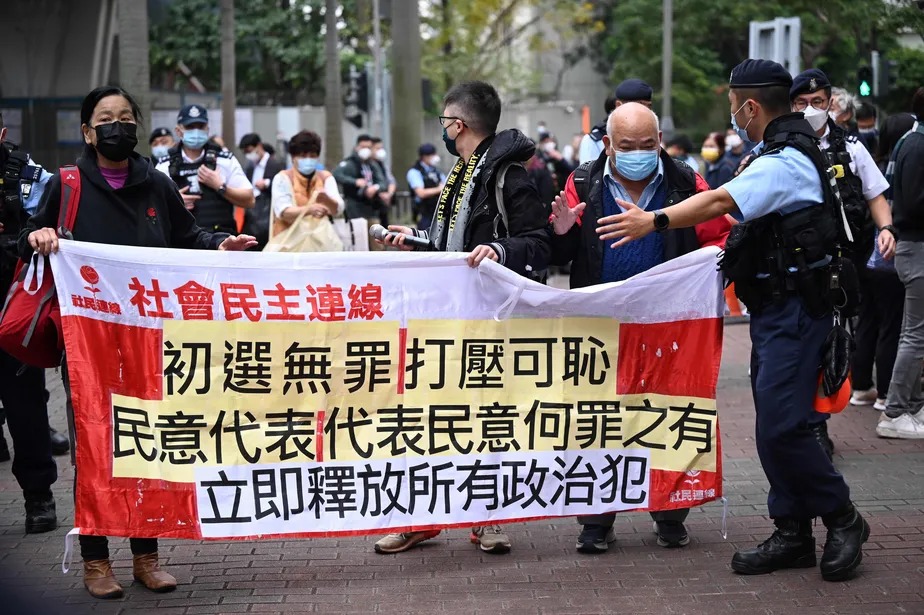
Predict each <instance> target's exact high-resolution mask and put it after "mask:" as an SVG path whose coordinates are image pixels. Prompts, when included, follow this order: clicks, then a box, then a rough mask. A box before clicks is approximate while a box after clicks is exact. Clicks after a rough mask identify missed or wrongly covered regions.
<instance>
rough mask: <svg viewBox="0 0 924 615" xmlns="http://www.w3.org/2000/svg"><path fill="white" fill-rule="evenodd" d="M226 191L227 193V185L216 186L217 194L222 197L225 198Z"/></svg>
mask: <svg viewBox="0 0 924 615" xmlns="http://www.w3.org/2000/svg"><path fill="white" fill-rule="evenodd" d="M227 191H228V184H225V183H222V184H221V185H220V186H218V194H220V195H221V196H222V197H224V196H225V193H226V192H227Z"/></svg>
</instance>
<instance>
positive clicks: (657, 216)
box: [654, 209, 671, 233]
mask: <svg viewBox="0 0 924 615" xmlns="http://www.w3.org/2000/svg"><path fill="white" fill-rule="evenodd" d="M670 226H671V219H670V218H668V217H667V214H666V213H664V212H663V211H661V210H660V209H658V210H657V211H655V212H654V227H655V230H656V231H658V232H659V233H663V232H664V231H666V230H667V229H668V228H670Z"/></svg>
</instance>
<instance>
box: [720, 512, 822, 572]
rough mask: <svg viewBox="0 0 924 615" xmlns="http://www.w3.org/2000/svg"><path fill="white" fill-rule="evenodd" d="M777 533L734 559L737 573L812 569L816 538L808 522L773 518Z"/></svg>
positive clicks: (736, 555) (733, 563)
mask: <svg viewBox="0 0 924 615" xmlns="http://www.w3.org/2000/svg"><path fill="white" fill-rule="evenodd" d="M773 522H774V523H775V524H776V531H775V532H773V534H772V535H771V536H770V538H768V539H767V540H765V541H763V542H762V543H760V544H759V545H757V547H755V548H753V549H747V550H744V551H738V552H737V553H735V555H734V557H732V562H731V566H732V570H734V571H735V572H737V573H738V574H767V573H769V572H773V571H774V570H781V569H783V568H811V567H812V566H814V565H815V538H814V537H813V536H812V524H811V521H809V520H802V521H800V520H798V519H774V521H773Z"/></svg>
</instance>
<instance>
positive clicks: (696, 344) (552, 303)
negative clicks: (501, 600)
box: [52, 241, 724, 539]
mask: <svg viewBox="0 0 924 615" xmlns="http://www.w3.org/2000/svg"><path fill="white" fill-rule="evenodd" d="M716 253H717V251H716V250H715V249H704V250H700V251H698V252H695V253H693V254H689V255H687V256H685V257H683V258H679V259H676V260H674V261H671V262H669V263H666V264H664V265H662V266H660V267H657V268H655V269H652V270H651V271H649V272H646V273H644V274H642V275H639V276H636V277H635V278H632V279H630V280H627V281H625V282H622V283H618V284H608V285H603V286H596V287H593V288H587V289H582V290H576V291H563V290H557V289H554V288H550V287H547V286H542V285H539V284H535V283H533V282H530V281H528V280H526V279H525V278H522V277H519V276H517V275H515V274H513V273H511V272H510V271H508V270H506V269H504V268H503V267H501V266H499V265H497V264H496V263H493V262H485V263H483V264H482V266H481V267H480V268H478V269H471V268H469V267H468V266H467V265H466V263H465V259H464V257H463V255H459V254H415V253H391V252H386V253H381V252H379V253H343V254H340V253H330V254H268V253H244V254H241V253H224V252H208V251H185V250H155V249H143V248H131V247H123V246H102V245H94V244H83V243H74V242H68V241H62V242H61V250H60V252H59V253H58V254H57V255H56V256H54V257H53V259H52V265H53V267H54V276H55V282H56V284H57V290H58V296H59V298H60V304H61V311H62V316H63V322H64V337H65V343H66V357H67V358H66V363H67V371H68V375H69V379H70V387H71V395H72V402H73V407H74V419H75V425H76V439H77V444H76V460H77V486H76V513H75V525H76V526H77V527H79V528H80V531H81V533H84V534H103V535H110V536H137V537H172V538H193V539H200V538H222V539H224V538H255V537H278V536H288V537H291V536H331V535H349V534H372V533H385V532H386V531H407V530H418V529H428V528H442V527H454V526H472V525H480V524H483V523H503V522H508V521H522V520H526V519H539V518H547V517H559V516H571V515H579V514H595V513H602V512H607V511H623V510H667V509H673V508H683V507H689V506H696V505H698V504H702V503H704V502H708V501H710V500H714V499H716V498H718V497H721V494H722V477H721V455H720V444H719V430H718V418H717V413H716V404H715V391H716V380H717V378H718V372H719V363H720V359H721V348H722V314H723V309H724V303H723V300H722V289H721V284H720V280H719V274H718V273H717V272H716V266H715V262H716Z"/></svg>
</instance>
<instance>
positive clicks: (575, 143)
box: [561, 100, 615, 169]
mask: <svg viewBox="0 0 924 615" xmlns="http://www.w3.org/2000/svg"><path fill="white" fill-rule="evenodd" d="M614 104H615V100H614ZM610 112H612V109H611V110H610ZM583 138H584V135H582V134H581V133H579V132H576V133H574V134H573V135H571V143H569V144H568V145H566V146H564V147H563V148H561V155H562V156H564V158H565V161H566V162H567V163H568V164H569V165H571V168H572V169H576V168H577V166H578V165H579V164H581V159H580V157H579V156H578V152H580V151H581V140H582V139H583Z"/></svg>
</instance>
